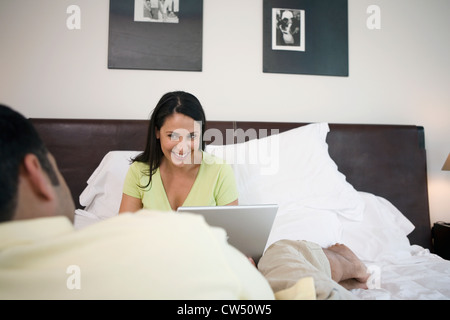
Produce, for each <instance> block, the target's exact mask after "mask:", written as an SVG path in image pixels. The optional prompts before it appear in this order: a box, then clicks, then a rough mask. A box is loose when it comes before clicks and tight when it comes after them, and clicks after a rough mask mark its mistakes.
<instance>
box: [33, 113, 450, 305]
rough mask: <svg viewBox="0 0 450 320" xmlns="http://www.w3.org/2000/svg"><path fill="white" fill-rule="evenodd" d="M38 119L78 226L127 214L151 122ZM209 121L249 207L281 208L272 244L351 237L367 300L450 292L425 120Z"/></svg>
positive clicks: (210, 136)
mask: <svg viewBox="0 0 450 320" xmlns="http://www.w3.org/2000/svg"><path fill="white" fill-rule="evenodd" d="M31 120H32V122H33V124H34V125H35V127H36V128H37V130H38V132H39V133H40V135H41V136H42V138H43V140H44V141H45V143H46V144H47V146H48V148H49V150H50V152H52V154H53V155H54V156H55V158H56V161H57V163H58V166H59V168H60V171H61V173H62V174H63V176H64V177H65V179H66V181H67V183H68V185H69V187H70V189H71V192H72V196H73V199H74V202H75V204H76V207H77V211H76V215H75V226H76V227H77V228H83V227H86V226H87V225H89V224H91V223H96V222H98V221H100V220H103V219H108V218H110V217H112V216H114V215H116V214H117V210H118V205H119V203H120V195H121V183H122V181H123V178H124V175H125V173H126V170H127V168H128V165H129V159H130V157H132V156H133V155H135V154H136V153H138V152H139V151H140V150H142V149H143V146H144V144H145V141H146V133H147V127H148V121H147V120H102V119H42V118H40V119H38V118H33V119H31ZM206 128H207V134H206V135H205V137H204V140H205V142H206V144H207V152H210V153H214V154H216V155H217V156H220V157H222V158H224V159H226V160H227V161H228V162H229V163H230V164H231V165H232V167H233V169H234V172H235V175H236V180H237V183H238V189H239V193H240V204H247V203H249V204H250V203H268V202H277V203H278V204H279V205H280V209H279V212H278V215H277V218H276V220H275V223H274V227H273V229H272V233H271V236H270V237H269V240H268V245H270V243H272V242H274V241H276V240H278V239H282V238H290V239H297V238H301V239H306V240H310V241H315V242H317V243H319V244H320V245H322V246H327V245H331V244H333V243H334V242H339V243H345V244H346V245H348V246H349V247H350V248H351V249H352V250H353V251H354V252H355V253H356V254H357V255H358V256H359V257H360V258H361V259H362V260H363V261H364V262H365V263H366V265H367V266H368V267H369V270H370V271H371V274H372V275H371V278H370V289H369V290H353V291H352V292H353V293H354V294H355V295H356V296H357V297H359V298H361V299H393V300H395V299H450V261H447V260H444V259H442V258H440V257H439V256H437V255H435V254H433V253H432V239H431V225H430V215H429V203H428V189H427V165H426V150H425V138H424V136H425V133H424V128H423V127H420V126H414V125H411V126H408V125H376V124H370V125H367V124H333V123H294V122H240V121H208V123H207V126H206ZM255 155H257V157H256V158H255V157H254V156H255Z"/></svg>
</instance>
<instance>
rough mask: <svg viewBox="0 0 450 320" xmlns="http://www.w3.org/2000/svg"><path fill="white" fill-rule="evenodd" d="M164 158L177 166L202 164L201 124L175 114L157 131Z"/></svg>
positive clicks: (182, 115)
mask: <svg viewBox="0 0 450 320" xmlns="http://www.w3.org/2000/svg"><path fill="white" fill-rule="evenodd" d="M156 138H157V139H159V141H160V143H161V149H162V152H163V154H164V158H165V159H166V160H168V161H169V162H170V163H172V164H173V165H175V166H179V167H181V166H184V165H187V164H200V163H201V152H200V139H201V124H200V123H199V122H197V121H195V120H194V119H192V118H191V117H188V116H186V115H184V114H181V113H174V114H173V115H171V116H169V117H167V118H166V120H165V121H164V124H163V125H162V127H161V129H160V130H159V131H158V130H157V131H156Z"/></svg>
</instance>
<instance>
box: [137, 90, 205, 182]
mask: <svg viewBox="0 0 450 320" xmlns="http://www.w3.org/2000/svg"><path fill="white" fill-rule="evenodd" d="M174 113H181V114H184V115H185V116H188V117H190V118H192V119H194V120H195V121H198V122H201V126H202V133H201V137H200V139H201V141H202V143H201V148H202V150H204V149H205V142H204V141H203V135H204V133H205V126H206V116H205V112H204V111H203V107H202V105H201V104H200V101H199V100H198V99H197V98H196V97H195V96H194V95H192V94H190V93H187V92H183V91H174V92H169V93H166V94H165V95H163V96H162V97H161V99H160V100H159V102H158V104H157V105H156V107H155V109H154V110H153V113H152V115H151V117H150V124H149V126H148V132H147V143H146V145H145V150H144V152H142V153H141V154H139V155H138V156H136V157H135V158H134V159H132V161H133V162H135V161H137V162H143V163H147V164H148V165H149V171H148V172H146V173H145V174H148V176H149V180H148V184H147V185H146V186H143V188H147V187H148V186H149V185H150V183H151V181H152V176H153V174H154V173H155V172H156V170H157V169H158V168H159V166H160V165H161V160H162V158H163V156H164V154H163V152H162V149H161V143H160V141H159V139H157V138H156V131H157V130H160V129H161V127H162V126H163V125H164V122H165V121H166V118H167V117H169V116H171V115H173V114H174Z"/></svg>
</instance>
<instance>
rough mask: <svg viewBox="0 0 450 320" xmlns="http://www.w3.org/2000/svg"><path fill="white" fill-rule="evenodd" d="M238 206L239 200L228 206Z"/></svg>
mask: <svg viewBox="0 0 450 320" xmlns="http://www.w3.org/2000/svg"><path fill="white" fill-rule="evenodd" d="M237 205H239V199H236V200H234V201H233V202H230V203H229V204H227V206H237Z"/></svg>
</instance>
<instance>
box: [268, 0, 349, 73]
mask: <svg viewBox="0 0 450 320" xmlns="http://www.w3.org/2000/svg"><path fill="white" fill-rule="evenodd" d="M263 29H264V30H263V31H264V32H263V72H267V73H290V74H310V75H323V76H343V77H345V76H348V75H349V61H348V1H347V0H264V2H263Z"/></svg>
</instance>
